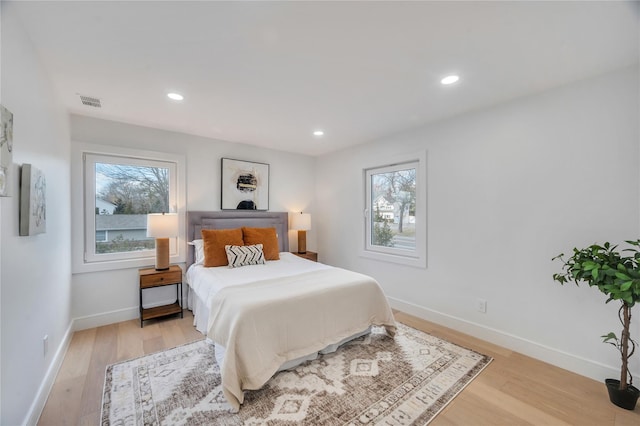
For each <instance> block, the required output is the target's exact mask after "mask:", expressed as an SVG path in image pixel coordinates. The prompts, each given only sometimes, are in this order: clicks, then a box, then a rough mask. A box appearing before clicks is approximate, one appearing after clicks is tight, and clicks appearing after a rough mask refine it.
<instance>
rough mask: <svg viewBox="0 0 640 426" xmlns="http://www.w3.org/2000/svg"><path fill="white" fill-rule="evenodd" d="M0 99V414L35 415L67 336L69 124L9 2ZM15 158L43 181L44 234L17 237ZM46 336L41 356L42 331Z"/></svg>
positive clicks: (18, 418)
mask: <svg viewBox="0 0 640 426" xmlns="http://www.w3.org/2000/svg"><path fill="white" fill-rule="evenodd" d="M1 8H2V42H1V43H2V44H1V52H2V76H1V78H2V80H1V84H2V99H1V102H2V105H4V106H5V107H7V108H8V109H9V110H10V111H11V112H13V115H14V128H13V135H14V140H13V162H14V167H13V172H14V175H13V178H14V179H13V182H12V185H11V187H12V193H13V195H12V196H11V197H9V198H0V212H1V216H2V223H1V231H0V235H1V237H2V252H1V257H0V260H1V262H0V263H1V280H0V282H1V284H2V291H1V293H2V297H1V303H2V308H1V315H2V320H1V323H2V325H1V328H2V403H1V405H2V418H1V419H0V423H1V424H6V425H16V424H23V423H29V424H33V423H35V421H36V420H37V416H38V415H39V413H40V410H41V408H42V406H44V402H45V400H46V397H47V394H48V391H49V388H48V386H50V385H51V384H52V383H53V382H52V381H53V379H54V378H55V374H56V372H57V367H58V366H59V362H60V361H61V359H62V355H63V352H64V349H65V348H66V342H68V339H69V336H70V334H69V330H70V328H69V327H70V324H71V316H70V302H71V301H70V297H71V289H70V285H71V258H70V252H71V237H70V220H69V213H70V190H69V147H70V142H69V123H68V115H67V114H66V112H65V111H64V109H63V108H62V107H61V105H60V104H59V102H58V101H57V98H56V96H55V94H54V93H53V89H52V85H51V83H50V81H49V79H48V77H47V75H46V72H45V70H44V69H43V67H42V65H41V64H40V63H39V61H38V59H37V56H36V53H35V51H34V48H33V46H32V44H31V42H30V40H29V39H28V37H27V35H26V34H25V32H24V31H23V29H22V27H21V25H20V23H19V21H18V19H17V18H16V15H15V14H14V11H13V5H12V4H8V3H6V2H2V4H1ZM22 163H31V164H33V165H34V166H35V167H38V168H39V169H41V170H42V171H43V172H44V174H45V176H46V179H47V232H46V233H45V234H41V235H37V236H32V237H20V236H18V204H19V192H18V179H17V173H18V172H19V166H20V165H21V164H22ZM45 335H48V336H49V350H48V353H47V355H46V356H45V355H44V345H43V337H44V336H45Z"/></svg>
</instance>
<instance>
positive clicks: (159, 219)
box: [147, 213, 178, 238]
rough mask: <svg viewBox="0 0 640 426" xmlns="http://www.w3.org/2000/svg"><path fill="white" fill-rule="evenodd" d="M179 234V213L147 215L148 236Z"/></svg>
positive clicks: (165, 236) (159, 236) (166, 236)
mask: <svg viewBox="0 0 640 426" xmlns="http://www.w3.org/2000/svg"><path fill="white" fill-rule="evenodd" d="M177 236H178V214H177V213H151V214H148V215H147V237H154V238H170V237H177Z"/></svg>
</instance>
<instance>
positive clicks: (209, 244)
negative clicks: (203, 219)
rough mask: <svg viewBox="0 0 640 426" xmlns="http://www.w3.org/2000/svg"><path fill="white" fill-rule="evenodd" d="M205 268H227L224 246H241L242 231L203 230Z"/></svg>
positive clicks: (237, 229)
mask: <svg viewBox="0 0 640 426" xmlns="http://www.w3.org/2000/svg"><path fill="white" fill-rule="evenodd" d="M202 240H203V242H204V266H206V267H210V266H226V265H228V264H229V261H228V260H227V252H226V251H225V249H224V246H226V245H230V246H241V245H243V243H242V229H240V228H236V229H203V230H202Z"/></svg>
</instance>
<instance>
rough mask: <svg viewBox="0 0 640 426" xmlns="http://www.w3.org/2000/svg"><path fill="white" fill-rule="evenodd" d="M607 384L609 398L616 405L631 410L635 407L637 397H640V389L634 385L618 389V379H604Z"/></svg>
mask: <svg viewBox="0 0 640 426" xmlns="http://www.w3.org/2000/svg"><path fill="white" fill-rule="evenodd" d="M604 382H605V383H606V384H607V390H608V391H609V399H610V400H611V402H613V403H614V404H615V405H617V406H618V407H621V408H624V409H626V410H633V409H635V408H636V403H637V402H638V397H640V390H638V388H636V387H635V386H629V387H628V388H627V389H626V390H623V391H622V390H620V389H619V387H620V380H616V379H606V380H605V381H604Z"/></svg>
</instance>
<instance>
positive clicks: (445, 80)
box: [440, 75, 460, 85]
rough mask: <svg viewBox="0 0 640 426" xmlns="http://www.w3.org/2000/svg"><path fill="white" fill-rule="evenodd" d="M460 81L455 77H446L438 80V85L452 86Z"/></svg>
mask: <svg viewBox="0 0 640 426" xmlns="http://www.w3.org/2000/svg"><path fill="white" fill-rule="evenodd" d="M458 80H460V77H458V76H457V75H448V76H446V77H445V78H443V79H442V80H440V83H442V84H445V85H446V84H453V83H455V82H456V81H458Z"/></svg>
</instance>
